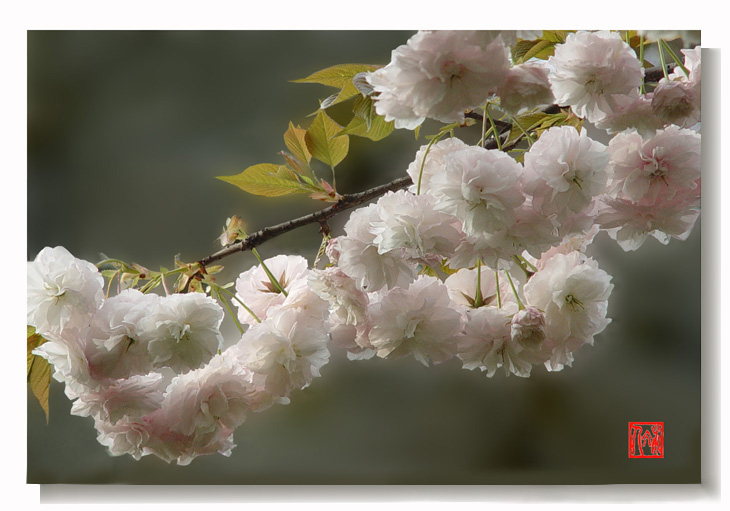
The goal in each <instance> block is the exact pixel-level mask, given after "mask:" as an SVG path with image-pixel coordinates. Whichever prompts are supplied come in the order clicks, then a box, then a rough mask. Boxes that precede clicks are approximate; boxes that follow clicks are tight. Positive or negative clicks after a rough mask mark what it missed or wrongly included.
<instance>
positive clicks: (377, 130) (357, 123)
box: [338, 115, 395, 142]
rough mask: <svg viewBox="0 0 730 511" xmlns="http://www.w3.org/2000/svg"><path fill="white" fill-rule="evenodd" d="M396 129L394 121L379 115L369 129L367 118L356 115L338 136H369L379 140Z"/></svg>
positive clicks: (371, 138)
mask: <svg viewBox="0 0 730 511" xmlns="http://www.w3.org/2000/svg"><path fill="white" fill-rule="evenodd" d="M394 129H395V125H394V123H393V121H391V122H385V118H384V117H381V116H379V115H376V116H374V117H373V121H372V124H371V125H370V128H369V129H368V127H367V123H366V121H365V119H363V118H362V117H357V116H356V117H353V118H352V120H351V121H350V124H348V125H347V127H346V128H345V129H343V130H342V131H341V132H340V133H339V134H338V136H339V135H356V136H358V137H365V138H369V139H370V140H373V141H375V142H377V141H378V140H382V139H384V138H385V137H387V136H388V135H390V134H391V133H393V130H394Z"/></svg>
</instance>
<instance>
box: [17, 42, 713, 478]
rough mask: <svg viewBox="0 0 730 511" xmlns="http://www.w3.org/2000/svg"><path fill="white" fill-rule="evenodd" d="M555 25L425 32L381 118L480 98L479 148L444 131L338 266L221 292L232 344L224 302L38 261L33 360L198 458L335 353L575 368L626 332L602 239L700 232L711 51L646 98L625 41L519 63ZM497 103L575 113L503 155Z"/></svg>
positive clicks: (281, 272) (149, 449) (117, 450)
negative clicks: (232, 324)
mask: <svg viewBox="0 0 730 511" xmlns="http://www.w3.org/2000/svg"><path fill="white" fill-rule="evenodd" d="M537 37H539V34H531V33H497V32H471V31H470V32H451V31H435V32H419V33H418V34H416V35H415V36H413V37H412V38H411V39H410V40H409V41H408V42H407V44H405V45H403V46H401V47H399V48H397V49H396V50H394V51H393V55H392V61H391V63H390V64H388V65H387V66H385V67H383V68H381V69H379V70H377V71H375V72H373V73H371V74H369V75H368V77H367V80H368V81H369V83H370V84H371V85H372V87H373V90H374V95H373V99H374V108H375V111H376V112H377V114H378V115H380V116H383V117H384V118H385V120H386V121H395V126H396V127H399V128H408V129H415V128H416V127H417V126H419V125H420V124H421V123H422V122H423V121H424V120H425V119H426V118H431V119H436V120H439V121H442V122H446V123H452V122H462V121H464V119H465V112H466V111H467V110H469V109H474V108H483V109H484V124H483V132H482V140H481V141H480V143H478V144H476V145H468V144H467V143H465V142H464V141H462V140H460V139H459V138H455V137H452V138H441V137H442V136H443V135H444V134H445V133H447V132H448V131H449V130H448V128H447V129H445V130H442V131H441V132H440V134H439V135H437V136H436V137H435V138H432V140H431V142H430V143H429V144H428V145H424V146H423V147H421V148H420V150H419V151H418V152H417V154H416V155H415V159H414V160H413V162H412V163H411V164H410V165H409V166H408V168H407V169H406V172H407V173H408V175H409V176H410V177H411V178H412V181H413V184H412V186H410V187H409V188H408V189H407V190H406V189H402V190H399V191H391V192H388V193H385V194H383V195H381V196H380V198H379V199H378V200H377V201H376V202H374V203H371V204H369V205H367V206H364V207H361V208H359V209H356V210H355V211H353V212H352V214H351V215H350V217H349V219H348V221H347V223H346V224H345V226H344V234H342V235H341V236H338V237H335V238H331V239H327V238H325V242H326V246H325V245H324V244H323V252H324V253H326V254H327V256H328V259H329V261H330V264H329V265H326V266H325V267H324V269H318V268H317V267H316V266H317V264H316V262H315V265H314V266H315V267H314V268H311V267H310V265H309V263H308V262H307V260H306V259H304V258H303V257H300V256H294V255H278V256H275V257H272V258H269V259H266V260H261V259H259V261H260V264H259V265H257V266H254V267H252V268H250V269H247V270H246V271H243V272H242V273H240V275H239V277H238V278H237V280H236V282H235V295H234V294H233V293H231V295H232V297H233V300H234V303H235V305H236V306H237V313H234V312H233V311H232V310H231V309H230V308H229V306H228V303H225V305H226V308H227V309H228V311H229V312H230V315H231V316H232V317H233V319H234V320H235V321H236V323H237V326H238V328H239V330H240V332H241V335H240V338H239V339H237V340H236V342H235V343H231V344H232V345H230V346H227V347H226V346H224V341H223V338H222V336H221V333H220V325H221V322H222V320H223V317H224V310H223V308H222V307H221V306H220V305H218V302H216V300H214V299H213V298H212V297H210V296H208V295H207V294H206V293H195V292H189V293H173V294H169V293H168V294H167V295H166V296H160V295H156V294H144V293H142V292H140V291H138V290H136V289H133V288H129V289H126V290H123V291H120V292H119V293H118V294H117V295H116V296H112V297H108V295H107V296H105V294H104V289H103V287H104V279H103V277H102V275H101V274H100V273H99V271H98V270H97V268H96V266H94V265H93V264H90V263H88V262H86V261H82V260H80V259H77V258H75V257H74V256H72V255H71V254H70V253H69V252H68V251H67V250H65V249H64V248H62V247H56V248H46V249H44V250H43V251H41V253H40V254H38V256H37V258H36V259H35V261H33V262H30V263H28V315H27V320H28V325H29V326H32V327H34V328H35V330H36V332H37V333H38V334H40V335H41V336H43V337H44V338H45V339H46V342H44V343H43V344H41V345H40V346H39V347H38V348H36V349H35V350H34V352H33V353H34V354H36V355H38V356H41V357H44V358H46V359H47V360H48V361H49V362H50V363H51V364H52V365H53V368H54V378H55V379H56V380H58V381H60V382H63V383H64V384H65V391H66V394H67V395H68V397H69V398H70V399H72V400H74V402H73V406H72V413H73V414H75V415H80V416H90V417H93V419H94V423H95V427H96V429H97V431H98V440H99V442H100V443H101V444H103V445H104V446H106V447H107V448H108V450H109V452H110V453H111V454H112V455H121V454H130V455H131V456H133V457H134V458H136V459H139V458H140V457H141V456H145V455H148V454H154V455H156V456H158V457H159V458H161V459H163V460H165V461H168V462H170V461H177V463H178V464H181V465H184V464H187V463H190V461H191V460H192V459H194V458H195V457H197V456H199V455H202V454H209V453H214V452H219V453H222V454H224V455H229V454H230V453H231V450H232V449H233V447H235V445H234V443H233V432H234V431H235V430H236V428H238V427H239V426H240V425H241V424H242V423H243V422H244V421H245V419H246V417H247V415H248V414H249V413H250V412H258V411H262V410H265V409H267V408H269V407H271V406H272V405H274V404H277V403H281V404H285V403H288V402H289V399H290V396H291V395H292V393H293V392H294V391H296V390H301V389H304V388H306V387H308V386H309V385H310V384H311V383H312V381H313V380H314V378H316V377H318V376H320V371H321V369H322V367H323V366H324V365H325V364H327V362H328V360H329V357H330V348H331V346H332V345H334V346H336V347H339V348H342V349H344V350H346V352H347V356H348V358H350V359H369V358H372V357H379V358H383V359H393V358H400V357H407V356H413V358H415V359H416V360H417V361H419V362H420V363H422V364H424V365H430V364H440V363H444V362H446V361H448V360H451V359H456V360H458V361H460V363H461V365H462V367H463V368H464V369H469V370H473V369H477V368H478V369H480V370H481V371H484V372H485V373H486V375H487V376H489V377H492V376H493V375H495V374H496V373H497V372H498V371H503V372H504V373H505V374H506V375H510V374H513V375H517V376H519V377H529V376H530V374H531V371H532V370H533V368H534V367H538V366H544V367H545V368H546V369H547V370H548V371H559V370H562V369H563V368H564V367H565V366H570V365H571V364H572V362H573V360H574V356H575V353H576V351H577V350H578V349H579V348H581V347H582V346H583V345H586V344H588V345H592V344H593V342H594V338H595V336H596V335H598V334H600V333H601V332H602V331H603V330H604V329H605V328H606V327H607V325H608V324H609V322H610V319H609V318H608V299H609V296H610V294H611V291H612V289H613V284H612V283H611V280H612V278H611V277H610V276H609V275H608V274H607V273H606V272H605V271H604V270H602V269H600V268H599V267H598V263H597V262H596V261H595V260H594V259H593V258H592V257H589V256H588V255H587V254H586V248H587V247H588V245H590V244H591V242H592V240H593V239H594V237H595V236H596V235H597V234H598V233H599V232H600V231H605V232H606V233H607V234H608V235H609V236H610V237H611V238H613V239H614V240H616V241H617V242H618V244H619V246H620V247H621V248H623V249H624V250H627V251H628V250H636V249H638V248H639V247H640V246H641V245H642V244H643V243H644V241H645V240H646V239H647V238H648V237H649V236H653V237H655V238H657V239H658V240H659V241H660V242H662V243H667V242H668V241H669V240H670V239H671V238H677V239H685V238H686V237H687V236H688V235H689V233H690V232H691V230H692V228H693V226H694V224H695V222H696V220H697V218H698V216H699V206H700V191H701V165H700V163H701V162H700V160H701V135H700V134H699V127H698V123H699V121H700V89H701V83H700V82H701V79H700V72H701V71H700V70H701V65H700V50H699V48H695V49H692V50H683V54H684V57H685V58H684V64H683V66H677V68H676V69H675V70H674V71H673V72H671V73H667V74H666V76H665V78H663V79H661V80H659V81H658V83H657V84H656V87H655V88H654V89H653V90H652V91H651V92H648V93H646V92H645V88H644V85H645V84H644V83H643V81H644V68H643V66H642V64H641V62H640V61H639V59H638V58H637V55H636V52H635V51H634V49H633V48H632V47H631V46H629V44H627V43H626V42H625V41H624V39H623V38H622V37H620V36H619V35H618V34H617V33H612V32H577V33H570V34H568V35H567V36H566V37H565V40H564V41H563V42H561V43H558V44H555V48H554V54H553V55H552V56H550V57H549V59H547V61H539V60H528V61H526V62H523V63H521V64H517V65H511V63H510V60H509V55H510V52H509V46H510V45H513V44H514V43H516V42H517V41H518V39H519V40H520V41H521V42H524V40H525V39H530V38H533V39H534V38H537ZM677 60H678V59H677ZM487 102H490V103H492V102H493V103H494V104H498V105H499V109H500V110H501V111H502V112H503V113H504V117H503V119H502V121H503V122H504V119H512V120H514V116H519V115H524V113H525V112H526V111H532V110H534V109H536V108H539V107H542V106H545V105H551V104H552V103H554V102H555V103H557V104H558V105H560V106H564V107H566V108H565V109H564V110H563V111H562V113H561V114H560V115H561V116H562V117H559V119H558V118H552V122H553V124H550V123H548V124H546V125H542V126H541V127H540V129H535V126H532V127H529V126H528V127H527V128H528V129H527V130H526V129H525V127H521V129H522V131H523V132H524V139H523V140H522V141H523V145H522V147H519V148H515V146H516V145H517V142H515V139H514V138H512V139H510V136H511V135H508V136H507V139H506V140H510V142H511V143H512V146H510V147H503V146H501V143H500V141H501V137H502V135H501V134H500V133H499V130H498V128H497V126H496V124H495V123H494V121H493V119H491V117H490V119H489V120H490V124H491V130H492V132H493V135H492V136H493V137H494V139H495V145H496V146H497V148H496V149H487V148H485V144H483V143H482V142H484V141H485V140H486V138H487V135H488V133H486V126H487V123H486V118H487V117H488V113H489V105H486V106H485V103H487ZM533 113H534V112H533ZM538 113H540V112H538ZM542 113H543V114H544V112H542ZM576 116H578V117H580V118H581V119H580V122H579V123H577V124H576V123H571V122H568V119H569V118H571V117H572V118H576ZM558 121H560V122H558ZM584 121H588V122H590V123H592V124H593V125H594V126H595V127H597V128H598V129H599V130H605V131H607V132H608V133H607V134H605V135H606V137H607V138H606V139H604V142H605V143H601V142H599V141H598V140H594V139H593V138H591V137H590V136H589V131H588V130H587V129H585V128H583V127H582V123H583V122H584ZM541 122H542V121H541ZM555 123H557V125H555ZM516 124H517V123H516V122H515V125H516ZM513 126H514V125H513ZM451 131H452V134H453V130H451ZM527 131H532V133H533V135H529V134H528V133H527ZM608 134H613V136H612V137H610V141H608ZM533 136H534V138H533ZM521 138H522V136H520V137H518V139H521ZM525 142H526V143H525ZM513 150H514V151H515V152H517V153H518V154H517V155H515V154H513V153H512V151H513ZM233 227H234V226H231V229H232V230H235V229H234V228H233ZM226 239H227V240H228V241H232V239H228V237H226ZM255 254H256V256H257V257H258V253H255ZM320 255H321V254H320ZM318 259H319V258H318ZM201 264H202V263H201ZM230 285H233V284H230ZM226 287H227V286H222V287H221V286H219V287H218V288H217V289H225V288H226ZM218 298H220V299H222V298H221V296H220V295H219V296H218ZM224 348H225V349H224Z"/></svg>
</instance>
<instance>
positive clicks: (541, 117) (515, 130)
mask: <svg viewBox="0 0 730 511" xmlns="http://www.w3.org/2000/svg"><path fill="white" fill-rule="evenodd" d="M549 117H550V114H546V113H544V112H528V113H526V114H522V115H518V116H517V117H515V118H514V119H513V125H512V128H511V129H510V132H509V135H508V136H507V140H506V141H505V142H504V143H505V144H506V145H510V144H512V143H513V142H514V141H515V140H517V139H518V138H520V136H522V135H523V132H522V130H525V131H527V132H529V131H531V130H534V129H535V128H537V127H538V126H540V125H541V124H542V123H543V122H545V120H546V119H548V118H549ZM518 124H519V125H518Z"/></svg>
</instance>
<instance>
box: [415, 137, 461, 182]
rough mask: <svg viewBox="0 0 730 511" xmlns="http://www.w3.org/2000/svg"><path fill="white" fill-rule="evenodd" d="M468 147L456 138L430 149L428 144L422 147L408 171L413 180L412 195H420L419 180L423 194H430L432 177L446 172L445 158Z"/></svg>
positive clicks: (441, 141) (447, 139)
mask: <svg viewBox="0 0 730 511" xmlns="http://www.w3.org/2000/svg"><path fill="white" fill-rule="evenodd" d="M467 147H469V146H468V145H466V144H465V143H464V142H462V141H461V139H459V138H456V137H454V138H442V139H441V140H439V141H438V142H436V143H435V144H433V145H432V146H431V148H430V149H429V148H428V144H426V145H423V146H421V148H420V149H419V150H418V152H417V153H416V159H415V160H413V162H411V164H410V165H408V168H407V169H406V172H407V173H408V175H409V176H411V179H412V180H413V184H412V185H411V186H410V188H409V190H410V191H411V192H412V193H418V180H419V178H420V180H421V193H428V191H429V190H430V188H431V177H432V176H434V175H435V174H437V173H439V172H441V171H443V170H444V166H445V163H444V156H446V155H447V154H451V153H455V152H457V151H461V150H462V149H466V148H467ZM426 151H428V153H426ZM424 157H425V158H426V162H425V163H424V162H423V158H424ZM421 167H423V172H421Z"/></svg>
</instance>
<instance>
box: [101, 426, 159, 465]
mask: <svg viewBox="0 0 730 511" xmlns="http://www.w3.org/2000/svg"><path fill="white" fill-rule="evenodd" d="M94 427H95V428H96V430H97V432H98V435H97V437H96V439H97V440H98V441H99V443H100V444H101V445H103V446H105V447H106V448H107V450H108V452H109V454H110V455H111V456H122V455H124V454H129V455H130V456H132V457H133V458H134V459H135V460H139V459H140V458H141V457H142V456H144V455H146V454H150V453H149V452H145V445H147V442H148V441H149V438H150V424H149V422H147V421H145V420H144V419H143V418H141V417H140V418H136V419H129V420H120V421H117V422H116V423H114V424H111V423H109V422H107V421H104V420H101V419H96V420H95V422H94Z"/></svg>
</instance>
